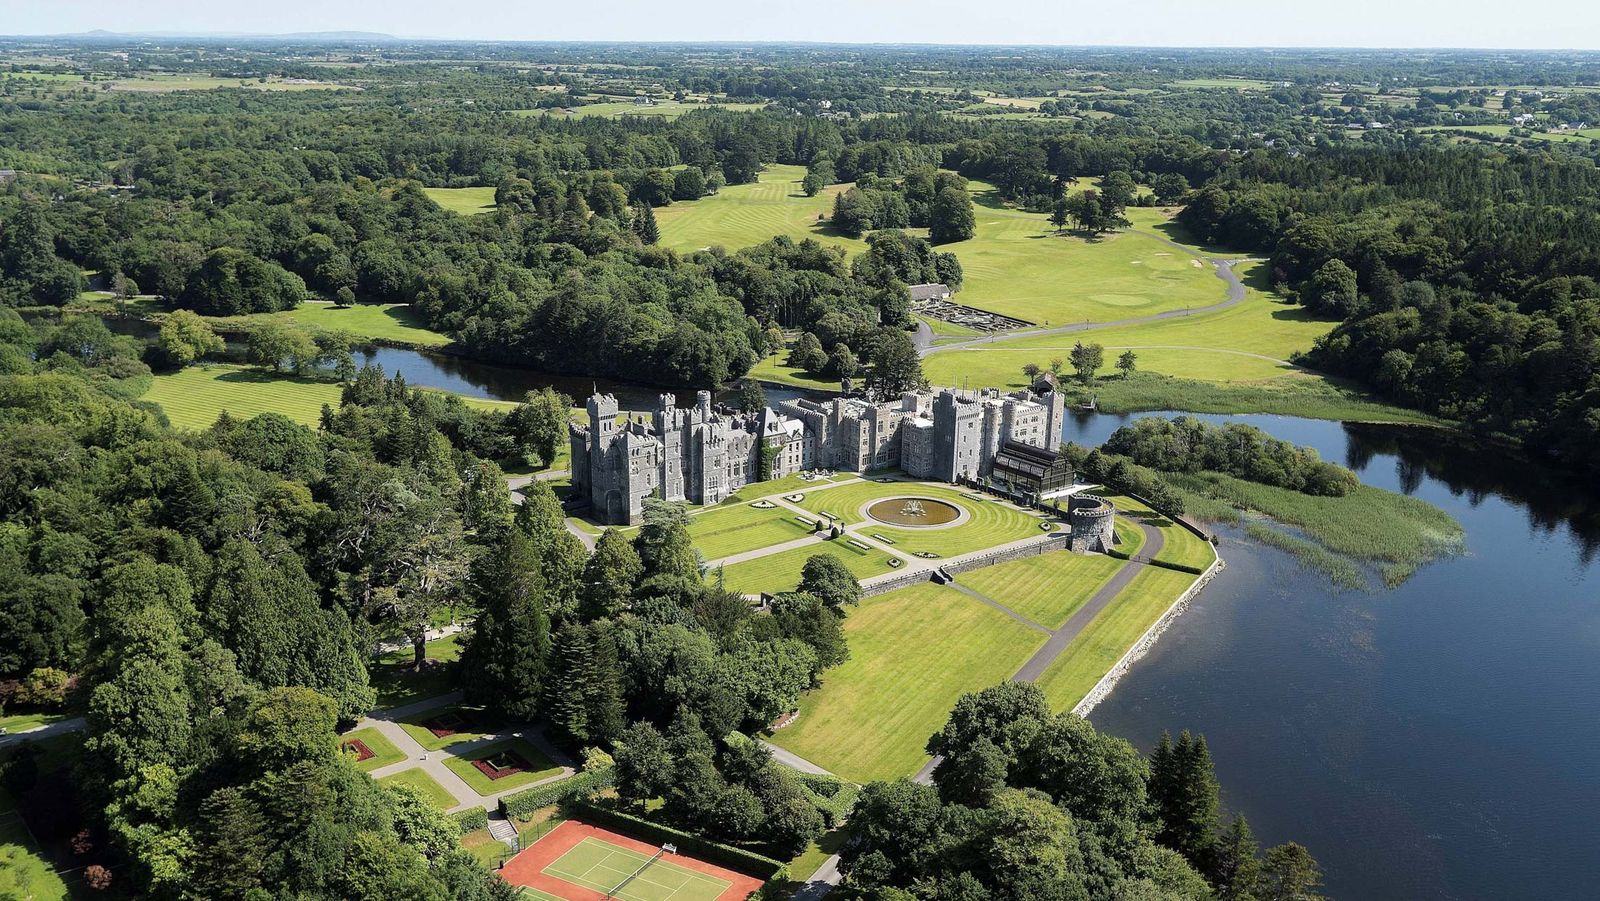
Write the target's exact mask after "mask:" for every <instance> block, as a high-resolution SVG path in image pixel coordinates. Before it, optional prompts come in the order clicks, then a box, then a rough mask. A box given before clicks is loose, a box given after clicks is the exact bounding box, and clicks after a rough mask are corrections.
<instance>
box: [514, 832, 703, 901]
mask: <svg viewBox="0 0 1600 901" xmlns="http://www.w3.org/2000/svg"><path fill="white" fill-rule="evenodd" d="M651 860H652V856H651V855H649V854H644V853H641V852H639V851H634V850H632V849H631V848H624V847H622V846H620V845H613V844H611V843H610V842H606V841H602V840H600V839H598V838H595V837H593V836H586V837H584V839H583V840H582V841H580V842H578V844H576V845H574V846H573V848H572V850H570V851H568V852H567V853H565V854H563V855H561V856H560V857H558V858H556V859H555V860H554V861H551V863H550V865H549V866H547V867H545V868H544V872H546V873H548V874H550V875H551V876H554V877H556V878H557V879H560V880H562V881H564V882H570V883H572V884H573V885H580V886H583V887H584V888H587V889H590V890H591V891H594V892H597V893H598V892H607V893H611V892H613V891H615V893H614V894H608V895H607V897H614V898H617V899H619V901H668V899H671V901H715V899H716V898H717V897H719V896H720V895H721V894H722V893H723V892H725V891H727V889H728V886H729V885H730V883H728V882H727V881H726V880H723V879H718V878H716V877H714V876H708V875H706V874H705V873H697V872H695V871H694V870H691V869H689V868H688V867H683V866H679V865H678V864H675V863H673V862H672V861H670V860H665V859H662V860H656V861H655V862H654V863H651ZM645 864H650V866H649V869H643V871H642V872H641V870H642V868H643V867H644V866H645ZM635 874H637V875H635ZM629 877H632V878H631V879H630V878H629ZM624 881H626V882H627V884H626V885H622V883H623V882H624ZM619 886H621V887H620V888H619Z"/></svg>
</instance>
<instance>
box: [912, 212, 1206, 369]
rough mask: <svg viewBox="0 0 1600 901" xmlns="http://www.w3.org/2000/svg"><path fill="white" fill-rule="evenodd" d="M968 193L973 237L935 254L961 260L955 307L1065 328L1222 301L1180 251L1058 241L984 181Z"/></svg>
mask: <svg viewBox="0 0 1600 901" xmlns="http://www.w3.org/2000/svg"><path fill="white" fill-rule="evenodd" d="M969 187H970V189H971V191H972V192H973V200H974V201H975V203H976V210H975V212H976V219H977V231H976V234H974V236H973V237H972V238H971V239H970V240H967V241H961V242H958V243H955V244H947V245H943V246H941V247H940V248H939V249H940V250H944V251H954V252H955V254H956V256H957V257H959V258H960V259H961V267H962V271H963V273H964V286H963V288H962V290H961V291H960V293H958V294H956V295H955V298H954V299H955V300H956V301H957V302H959V303H963V304H966V305H967V306H972V307H977V308H979V309H983V310H992V311H994V312H996V313H1003V314H1005V315H1007V316H1014V317H1016V318H1018V319H1022V320H1026V321H1028V322H1034V323H1038V324H1040V325H1066V324H1068V323H1074V322H1108V321H1112V320H1116V319H1130V318H1134V317H1137V316H1146V315H1149V314H1152V313H1159V312H1164V311H1166V310H1180V309H1183V308H1185V307H1202V306H1208V305H1210V304H1214V303H1217V302H1219V301H1221V300H1223V299H1224V298H1225V297H1226V293H1225V289H1224V286H1223V284H1222V282H1221V281H1219V280H1218V279H1217V277H1216V276H1215V275H1213V274H1212V272H1211V267H1210V266H1207V265H1204V264H1201V265H1199V266H1196V265H1194V264H1193V263H1191V260H1192V259H1193V257H1191V256H1188V255H1186V254H1184V253H1183V252H1181V251H1177V250H1174V249H1173V248H1171V247H1167V246H1164V245H1162V244H1159V243H1157V242H1155V241H1151V240H1148V239H1147V238H1144V237H1141V236H1139V235H1135V234H1129V233H1126V232H1121V233H1113V234H1110V235H1105V236H1103V237H1100V238H1097V239H1094V240H1085V239H1083V238H1080V237H1076V236H1072V235H1058V234H1056V232H1055V229H1054V227H1053V226H1051V225H1050V222H1049V216H1048V215H1046V214H1044V213H1029V212H1025V211H1023V210H1018V209H1011V208H1008V207H1006V206H1005V205H1004V204H1003V203H1002V202H1001V201H1000V200H999V196H998V195H997V194H996V193H994V190H993V187H992V186H991V185H988V184H986V183H984V182H981V181H973V182H971V183H970V185H969ZM1019 365H1020V363H1019ZM935 381H936V382H937V380H935ZM974 383H976V380H974Z"/></svg>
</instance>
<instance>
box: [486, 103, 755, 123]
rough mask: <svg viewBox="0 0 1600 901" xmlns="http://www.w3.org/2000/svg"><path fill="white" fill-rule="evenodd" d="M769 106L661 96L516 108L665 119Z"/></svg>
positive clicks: (572, 114)
mask: <svg viewBox="0 0 1600 901" xmlns="http://www.w3.org/2000/svg"><path fill="white" fill-rule="evenodd" d="M764 106H766V104H763V103H715V104H713V103H679V102H677V101H676V100H658V101H656V103H654V104H653V105H650V106H644V105H642V104H637V103H634V102H633V101H632V100H612V101H606V102H604V103H585V104H583V105H582V106H574V107H569V109H570V110H571V112H565V113H564V112H562V111H561V110H553V109H529V110H515V111H514V112H515V113H516V115H519V116H545V115H549V116H570V117H572V118H575V119H581V118H586V117H590V116H597V117H600V118H603V119H618V118H621V117H623V116H652V117H656V118H661V119H676V118H678V117H679V116H683V115H686V114H688V113H692V112H694V111H695V110H705V109H718V110H728V111H730V112H741V113H742V112H750V111H751V110H758V109H761V108H763V107H764Z"/></svg>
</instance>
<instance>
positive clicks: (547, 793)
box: [500, 766, 617, 820]
mask: <svg viewBox="0 0 1600 901" xmlns="http://www.w3.org/2000/svg"><path fill="white" fill-rule="evenodd" d="M616 781H617V768H616V767H615V766H608V767H605V768H603V769H598V770H589V771H586V772H582V773H578V774H577V775H575V776H569V777H567V778H565V779H562V780H561V781H560V782H551V783H549V784H548V785H541V786H538V787H537V788H530V789H528V790H527V791H525V792H517V793H516V794H514V795H506V796H505V797H503V798H501V799H500V812H501V813H503V814H505V815H506V816H507V817H508V818H510V819H514V820H527V819H530V818H532V816H533V812H534V811H536V810H539V809H541V808H545V807H549V806H551V805H552V804H560V803H561V802H562V801H565V800H567V799H568V798H575V797H578V796H579V795H587V794H592V793H594V792H597V791H603V790H605V789H608V788H610V787H611V786H612V785H614V784H616Z"/></svg>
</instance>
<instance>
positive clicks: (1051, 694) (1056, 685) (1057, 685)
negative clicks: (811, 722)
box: [1039, 566, 1198, 710]
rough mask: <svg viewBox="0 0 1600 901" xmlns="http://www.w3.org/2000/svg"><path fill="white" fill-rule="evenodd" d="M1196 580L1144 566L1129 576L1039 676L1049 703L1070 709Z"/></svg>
mask: <svg viewBox="0 0 1600 901" xmlns="http://www.w3.org/2000/svg"><path fill="white" fill-rule="evenodd" d="M1196 578H1198V577H1196V576H1193V575H1190V574H1188V573H1181V572H1178V571H1176V570H1171V569H1162V568H1161V567H1157V566H1147V567H1145V568H1144V571H1143V572H1141V573H1139V574H1138V575H1137V576H1134V577H1133V581H1131V582H1129V583H1128V586H1127V587H1126V588H1124V589H1122V592H1121V593H1120V594H1118V595H1117V597H1116V599H1115V600H1113V601H1112V602H1111V606H1109V607H1107V608H1106V609H1105V610H1103V611H1101V613H1100V615H1099V616H1097V617H1095V618H1094V621H1093V622H1091V623H1089V625H1088V627H1087V628H1085V629H1084V630H1083V631H1082V632H1080V633H1078V637H1077V638H1075V639H1073V640H1072V644H1069V645H1067V649H1066V650H1065V651H1063V652H1062V653H1061V656H1060V657H1058V658H1056V661H1055V663H1053V664H1051V666H1050V668H1049V669H1048V670H1045V673H1044V675H1043V676H1042V677H1040V679H1039V687H1040V688H1042V689H1044V693H1045V697H1047V698H1049V699H1050V705H1051V706H1052V707H1054V708H1055V709H1057V710H1071V709H1072V707H1073V706H1074V705H1076V704H1077V703H1078V702H1079V701H1081V700H1083V696H1084V695H1086V694H1088V693H1089V689H1091V688H1093V687H1094V686H1095V683H1097V682H1099V681H1100V679H1101V678H1102V677H1104V676H1105V674H1106V673H1107V672H1109V671H1110V670H1111V667H1112V666H1114V665H1116V662H1117V661H1118V660H1120V659H1122V655H1123V654H1126V653H1127V652H1128V648H1130V647H1132V646H1133V643H1134V642H1135V641H1138V640H1139V636H1141V635H1143V634H1144V633H1145V631H1146V630H1147V629H1149V628H1150V626H1151V625H1152V624H1154V623H1155V621H1156V620H1157V619H1160V618H1161V614H1163V613H1165V612H1166V611H1167V609H1168V608H1169V607H1171V606H1172V603H1173V601H1176V600H1177V599H1178V595H1180V594H1182V593H1183V591H1184V589H1186V588H1188V587H1189V585H1190V584H1192V583H1193V582H1194V580H1195V579H1196Z"/></svg>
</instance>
